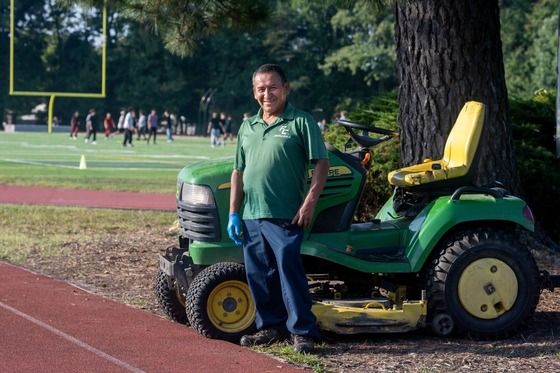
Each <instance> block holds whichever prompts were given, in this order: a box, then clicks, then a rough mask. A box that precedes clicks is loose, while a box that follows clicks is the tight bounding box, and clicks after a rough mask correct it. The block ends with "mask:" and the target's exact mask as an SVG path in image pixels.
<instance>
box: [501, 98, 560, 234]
mask: <svg viewBox="0 0 560 373" xmlns="http://www.w3.org/2000/svg"><path fill="white" fill-rule="evenodd" d="M510 115H511V122H512V128H513V138H514V141H515V153H516V158H517V166H518V169H519V174H520V177H521V183H522V186H523V190H524V192H525V199H526V201H527V203H528V204H529V206H530V207H531V210H533V213H534V215H535V218H536V219H537V221H538V222H539V224H540V225H541V226H542V227H543V229H544V230H545V231H546V232H547V233H548V234H549V235H550V236H551V238H552V239H553V240H554V241H556V242H559V241H560V224H558V223H557V219H558V217H557V216H556V213H557V212H558V211H559V210H560V160H559V159H558V158H557V157H556V154H555V151H556V147H555V142H554V133H555V131H556V92H546V91H539V92H537V94H535V96H534V97H533V98H532V99H529V100H523V99H519V98H512V99H511V100H510Z"/></svg>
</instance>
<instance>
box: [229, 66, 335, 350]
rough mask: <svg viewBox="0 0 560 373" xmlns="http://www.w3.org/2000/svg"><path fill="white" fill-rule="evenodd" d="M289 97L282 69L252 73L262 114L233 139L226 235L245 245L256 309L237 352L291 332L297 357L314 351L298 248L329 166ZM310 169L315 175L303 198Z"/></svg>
mask: <svg viewBox="0 0 560 373" xmlns="http://www.w3.org/2000/svg"><path fill="white" fill-rule="evenodd" d="M289 93H290V84H289V82H288V80H287V79H286V75H285V73H284V71H283V70H282V69H281V68H280V67H279V66H277V65H270V64H267V65H263V66H261V67H259V68H258V69H257V70H256V71H255V73H254V74H253V94H254V97H255V99H256V100H257V102H258V103H259V105H260V107H261V108H260V110H259V112H258V113H257V115H255V116H253V117H251V118H249V119H247V120H246V121H244V122H243V124H242V125H241V128H240V130H239V133H238V139H237V151H236V157H235V162H234V170H233V172H232V175H231V197H230V216H229V223H228V234H229V236H230V238H231V239H232V240H234V241H235V243H236V244H238V245H241V244H243V245H244V249H243V252H244V256H245V268H246V272H247V282H248V284H249V287H250V289H251V293H252V295H253V299H254V301H255V306H256V310H257V314H256V325H257V328H258V329H259V331H258V332H257V333H255V334H253V335H246V336H243V337H242V338H241V341H240V343H241V345H243V346H252V345H260V344H269V343H272V342H279V341H283V340H285V339H287V336H288V332H289V333H290V334H292V341H293V350H294V352H311V351H313V349H314V347H315V341H316V340H318V339H319V338H320V335H319V331H318V330H317V327H316V325H315V323H316V318H315V315H313V313H312V312H311V297H310V295H309V287H308V284H307V279H306V275H305V270H304V268H303V264H302V261H301V256H300V247H301V243H302V241H303V230H304V228H305V227H307V226H308V225H309V224H310V223H311V219H312V218H313V213H314V210H315V206H316V204H317V200H318V199H319V195H320V194H321V191H322V189H323V186H324V184H325V180H326V177H327V172H328V169H329V162H328V158H327V151H326V148H325V145H324V143H323V139H322V137H321V133H320V131H319V126H318V125H317V123H316V122H315V120H314V119H313V117H312V116H311V115H309V114H307V113H305V112H303V111H300V110H298V109H295V108H294V107H293V106H292V105H291V104H289V103H288V101H287V97H288V95H289ZM310 162H314V163H315V171H314V173H313V176H312V179H311V186H310V188H309V191H308V192H307V195H306V194H305V190H306V184H307V174H308V168H309V163H310ZM242 202H243V203H244V211H243V221H242V220H241V218H240V217H239V211H240V208H241V204H242Z"/></svg>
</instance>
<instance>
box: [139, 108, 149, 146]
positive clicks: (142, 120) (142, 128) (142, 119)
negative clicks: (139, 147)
mask: <svg viewBox="0 0 560 373" xmlns="http://www.w3.org/2000/svg"><path fill="white" fill-rule="evenodd" d="M147 127H148V121H147V120H146V116H145V115H144V111H143V110H138V137H137V138H136V140H140V135H142V138H143V139H144V140H146V139H147V137H146V130H147Z"/></svg>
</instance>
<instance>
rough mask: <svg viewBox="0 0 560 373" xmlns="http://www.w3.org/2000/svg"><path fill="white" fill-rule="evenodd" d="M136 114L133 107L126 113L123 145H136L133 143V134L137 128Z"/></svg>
mask: <svg viewBox="0 0 560 373" xmlns="http://www.w3.org/2000/svg"><path fill="white" fill-rule="evenodd" d="M134 118H135V114H134V110H132V108H130V109H128V113H126V115H125V117H124V122H123V129H124V140H123V146H134V145H133V144H132V134H133V133H134V128H135V121H134Z"/></svg>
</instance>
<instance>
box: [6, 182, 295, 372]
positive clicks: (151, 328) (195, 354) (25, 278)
mask: <svg viewBox="0 0 560 373" xmlns="http://www.w3.org/2000/svg"><path fill="white" fill-rule="evenodd" d="M2 203H9V204H42V205H65V206H88V207H101V208H121V209H139V210H143V209H146V210H169V211H175V209H176V207H175V196H174V195H167V194H156V193H152V194H146V193H125V192H110V191H91V190H72V189H55V188H40V187H22V186H9V185H0V204H2ZM80 371H83V372H130V371H132V372H158V373H159V372H197V373H206V372H208V373H214V372H231V373H236V372H243V373H252V372H256V373H257V372H258V373H263V372H286V373H292V372H303V371H304V369H301V368H298V367H295V366H293V365H290V364H288V363H286V362H282V361H279V360H276V359H274V358H272V357H269V356H266V355H263V354H258V353H256V352H254V351H252V350H250V349H247V348H243V347H240V346H238V345H235V344H232V343H228V342H224V341H219V340H212V339H207V338H205V337H203V336H201V335H200V334H198V333H197V332H195V331H194V330H192V329H189V328H188V327H185V326H184V325H180V324H177V323H174V322H171V321H168V320H165V319H163V318H160V317H158V316H156V315H153V314H151V313H148V312H145V311H142V310H138V309H135V308H132V307H128V306H125V305H123V304H120V303H117V302H114V301H111V300H109V299H106V298H104V297H101V296H97V295H94V294H91V293H89V292H87V291H85V290H83V289H79V288H77V287H75V286H73V285H71V284H68V283H66V282H62V281H57V280H54V279H52V278H49V277H45V276H42V275H38V274H35V273H32V272H29V271H27V270H25V269H22V268H20V267H16V266H13V265H11V264H9V263H6V262H2V261H0V372H80Z"/></svg>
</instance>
